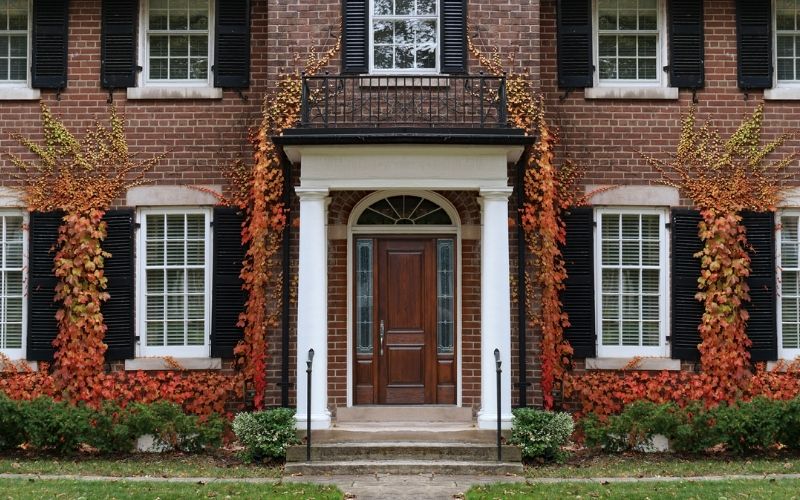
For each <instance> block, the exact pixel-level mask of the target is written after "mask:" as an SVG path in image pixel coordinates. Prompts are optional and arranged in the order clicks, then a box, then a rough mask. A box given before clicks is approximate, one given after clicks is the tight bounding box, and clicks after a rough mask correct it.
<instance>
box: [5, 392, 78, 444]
mask: <svg viewBox="0 0 800 500" xmlns="http://www.w3.org/2000/svg"><path fill="white" fill-rule="evenodd" d="M20 407H21V409H22V417H23V421H22V422H23V424H22V426H23V431H24V432H23V434H24V436H25V442H27V443H28V444H29V445H30V446H32V447H33V448H37V449H40V450H52V451H55V452H58V453H70V452H74V451H75V450H77V449H78V447H79V446H80V444H81V443H84V442H86V441H87V438H88V436H89V435H90V432H91V425H90V423H89V418H90V415H91V413H92V411H91V410H90V409H88V408H86V407H85V406H72V405H70V404H69V403H66V402H63V401H53V400H52V399H50V398H47V397H40V398H37V399H34V400H33V401H29V402H21V403H20Z"/></svg>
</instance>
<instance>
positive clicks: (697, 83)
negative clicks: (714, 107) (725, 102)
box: [669, 0, 705, 89]
mask: <svg viewBox="0 0 800 500" xmlns="http://www.w3.org/2000/svg"><path fill="white" fill-rule="evenodd" d="M703 43H704V37H703V0H670V1H669V84H670V85H671V86H673V87H681V88H691V89H696V88H700V87H702V86H703V83H704V81H705V72H704V64H703V63H704V59H705V57H704V48H703Z"/></svg>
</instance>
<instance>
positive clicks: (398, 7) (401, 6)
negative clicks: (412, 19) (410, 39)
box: [394, 0, 414, 15]
mask: <svg viewBox="0 0 800 500" xmlns="http://www.w3.org/2000/svg"><path fill="white" fill-rule="evenodd" d="M394 13H395V14H398V15H409V14H413V13H414V0H395V1H394Z"/></svg>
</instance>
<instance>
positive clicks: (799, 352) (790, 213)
mask: <svg viewBox="0 0 800 500" xmlns="http://www.w3.org/2000/svg"><path fill="white" fill-rule="evenodd" d="M783 217H800V209H791V210H781V211H778V212H776V213H775V224H776V226H777V230H776V231H775V254H776V255H775V267H776V269H775V276H776V280H775V288H776V292H777V293H776V297H777V299H776V301H775V302H776V304H775V311H776V315H777V323H778V358H779V359H787V360H793V359H795V358H797V357H798V356H800V348H798V349H784V347H783V304H782V303H783V286H782V284H783V276H782V274H783V263H782V262H781V256H782V252H781V247H782V245H781V241H782V237H783V226H782V224H781V221H782V219H783ZM798 222H799V223H800V221H798Z"/></svg>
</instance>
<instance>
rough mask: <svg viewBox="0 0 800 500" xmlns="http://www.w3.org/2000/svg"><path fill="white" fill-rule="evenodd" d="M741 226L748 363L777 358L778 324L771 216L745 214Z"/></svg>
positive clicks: (753, 213) (773, 235)
mask: <svg viewBox="0 0 800 500" xmlns="http://www.w3.org/2000/svg"><path fill="white" fill-rule="evenodd" d="M742 223H743V224H744V226H745V227H746V228H747V241H748V242H749V243H750V246H751V247H752V251H751V252H750V277H749V278H748V279H747V284H748V285H749V286H750V303H749V304H745V308H746V309H747V312H749V313H750V319H749V321H748V322H747V336H748V337H749V338H750V340H751V341H752V342H753V345H752V346H751V347H750V359H751V360H752V361H773V360H776V359H778V333H777V332H778V330H777V328H778V324H777V320H778V318H777V313H776V300H777V299H776V297H775V214H773V213H772V212H759V213H756V212H745V213H743V214H742Z"/></svg>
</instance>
